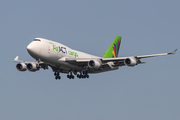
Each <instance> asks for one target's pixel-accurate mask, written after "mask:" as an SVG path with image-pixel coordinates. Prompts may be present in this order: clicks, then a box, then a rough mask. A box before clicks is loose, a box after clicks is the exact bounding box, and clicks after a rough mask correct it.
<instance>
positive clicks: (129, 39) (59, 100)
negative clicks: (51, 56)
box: [0, 0, 180, 120]
mask: <svg viewBox="0 0 180 120" xmlns="http://www.w3.org/2000/svg"><path fill="white" fill-rule="evenodd" d="M179 4H180V1H178V0H171V1H169V0H151V1H145V0H136V1H133V0H123V1H122V0H121V1H119V0H113V1H112V0H111V1H110V0H98V1H97V0H91V1H88V0H77V1H72V0H69V1H54V0H53V1H47V0H38V1H37V0H36V1H35V0H31V1H28V2H27V1H24V0H17V1H11V0H10V1H5V0H3V1H1V2H0V16H1V17H0V18H1V19H0V21H1V22H0V39H1V40H0V47H1V51H0V54H1V61H2V62H1V67H0V69H1V73H0V78H1V79H0V119H2V120H32V119H33V120H49V119H51V120H57V119H61V120H72V119H74V120H84V119H86V120H92V119H93V120H99V119H103V120H110V119H114V120H120V119H122V120H132V119H133V120H144V119H146V120H154V119H158V120H169V119H172V120H179V118H180V114H179V108H180V104H179V101H180V95H179V91H180V87H179V86H180V74H179V71H180V64H179V61H180V53H179V51H177V53H176V54H175V55H172V56H162V57H156V58H148V59H142V61H143V62H147V63H146V64H143V65H138V66H135V67H121V68H120V69H119V70H116V71H111V72H106V73H101V74H93V75H90V78H89V79H86V80H79V79H74V80H69V79H67V78H66V75H64V74H62V80H60V81H56V80H54V76H53V72H52V70H51V69H49V70H46V71H44V70H40V71H38V72H33V73H32V72H28V71H26V72H19V71H17V70H16V68H15V66H16V63H14V62H12V60H13V59H14V58H15V57H16V56H17V55H19V56H20V59H21V60H27V61H34V60H33V59H32V58H31V57H30V56H29V55H28V53H27V50H26V47H27V45H28V44H29V43H30V42H31V41H32V40H33V39H34V38H36V37H42V38H47V39H50V40H54V41H57V42H60V43H62V44H65V45H67V46H69V47H71V48H73V49H76V50H80V51H83V52H87V53H90V54H94V55H97V56H103V54H104V53H105V51H106V50H107V49H108V47H109V46H110V44H111V43H112V41H113V40H114V38H115V37H116V36H117V35H120V36H122V42H121V47H120V52H119V56H133V55H145V54H154V53H164V52H172V51H173V50H174V49H176V48H178V49H179V46H180V41H179V31H180V14H179V11H180V7H179Z"/></svg>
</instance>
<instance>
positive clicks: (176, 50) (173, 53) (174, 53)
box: [168, 49, 178, 55]
mask: <svg viewBox="0 0 180 120" xmlns="http://www.w3.org/2000/svg"><path fill="white" fill-rule="evenodd" d="M177 50H178V49H175V50H174V51H173V52H171V53H168V55H169V54H175V53H176V51H177Z"/></svg>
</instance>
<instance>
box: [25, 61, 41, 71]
mask: <svg viewBox="0 0 180 120" xmlns="http://www.w3.org/2000/svg"><path fill="white" fill-rule="evenodd" d="M27 69H28V70H29V71H31V72H35V71H37V70H39V68H38V67H37V64H35V63H28V64H27Z"/></svg>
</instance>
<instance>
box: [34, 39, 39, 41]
mask: <svg viewBox="0 0 180 120" xmlns="http://www.w3.org/2000/svg"><path fill="white" fill-rule="evenodd" d="M33 41H41V40H40V39H34V40H33Z"/></svg>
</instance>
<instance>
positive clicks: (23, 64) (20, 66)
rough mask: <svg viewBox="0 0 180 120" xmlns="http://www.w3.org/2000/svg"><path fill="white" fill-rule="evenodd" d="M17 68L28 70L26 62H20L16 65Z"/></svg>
mask: <svg viewBox="0 0 180 120" xmlns="http://www.w3.org/2000/svg"><path fill="white" fill-rule="evenodd" d="M16 69H17V70H19V71H26V70H27V68H26V64H25V63H18V64H17V65H16Z"/></svg>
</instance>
